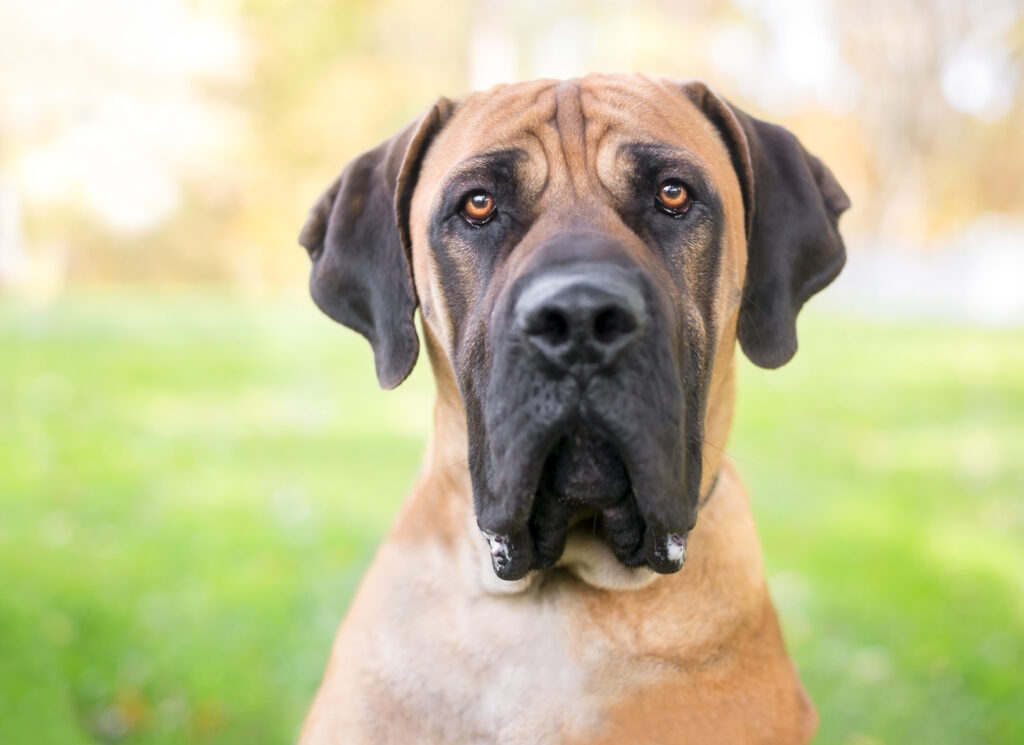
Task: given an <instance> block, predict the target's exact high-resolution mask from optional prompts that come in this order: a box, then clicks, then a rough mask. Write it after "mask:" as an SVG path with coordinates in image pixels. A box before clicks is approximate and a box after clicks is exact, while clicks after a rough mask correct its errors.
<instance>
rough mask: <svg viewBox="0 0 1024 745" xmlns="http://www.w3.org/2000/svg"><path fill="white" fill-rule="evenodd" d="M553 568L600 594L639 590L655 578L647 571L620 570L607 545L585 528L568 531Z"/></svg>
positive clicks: (651, 570)
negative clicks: (563, 570) (562, 548)
mask: <svg viewBox="0 0 1024 745" xmlns="http://www.w3.org/2000/svg"><path fill="white" fill-rule="evenodd" d="M555 566H556V567H561V568H563V569H565V570H567V571H569V572H572V573H573V574H575V575H576V576H577V577H579V578H580V580H582V581H583V582H586V583H587V584H588V585H591V586H593V587H597V588H599V589H602V590H639V589H640V588H641V587H646V586H647V585H649V584H651V582H653V581H654V580H655V579H657V577H658V573H657V572H655V571H654V570H653V569H651V568H650V567H632V568H631V567H627V566H623V564H622V562H620V561H619V560H618V559H617V558H615V554H613V553H612V550H611V549H610V548H609V547H608V545H607V544H606V543H605V542H604V541H603V540H601V539H600V538H598V537H596V536H595V535H594V534H593V532H592V531H591V529H590V528H587V527H586V526H585V525H582V526H580V529H574V530H570V531H569V535H568V537H567V538H566V541H565V551H564V552H563V553H562V558H561V559H559V560H558V563H557V564H555Z"/></svg>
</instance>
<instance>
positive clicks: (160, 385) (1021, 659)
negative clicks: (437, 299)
mask: <svg viewBox="0 0 1024 745" xmlns="http://www.w3.org/2000/svg"><path fill="white" fill-rule="evenodd" d="M801 344H802V349H801V352H800V354H798V355H797V357H796V359H795V360H794V361H793V362H792V363H791V364H789V365H788V366H786V367H785V368H783V369H781V370H779V371H774V372H769V371H761V370H756V369H754V368H752V367H751V366H749V365H747V364H746V363H744V365H743V368H742V374H741V394H740V404H739V407H738V412H739V413H738V417H737V422H736V427H735V429H734V436H733V439H732V442H731V443H730V446H729V448H728V450H729V452H730V454H731V455H732V456H733V457H734V458H735V459H736V461H737V463H738V465H739V466H740V469H741V471H742V472H743V474H744V477H745V478H746V480H747V483H748V486H749V487H750V490H751V493H752V495H753V503H754V509H755V512H756V514H757V519H758V526H759V530H760V533H761V536H762V540H763V544H764V550H765V562H766V567H767V572H768V576H769V581H770V584H771V587H772V591H773V594H774V596H775V599H776V601H777V604H778V606H779V610H780V614H781V617H782V621H783V625H784V627H785V629H786V633H787V639H788V642H789V644H790V647H791V649H792V651H793V654H794V656H795V657H796V660H797V663H798V665H799V667H800V670H801V674H802V676H803V678H804V681H805V682H806V684H807V686H808V688H809V689H810V692H811V694H812V697H813V698H814V700H815V702H816V704H817V705H818V708H819V712H820V714H821V730H820V736H819V738H818V740H817V742H819V743H839V744H841V745H877V744H878V743H907V742H928V743H932V744H942V743H964V744H967V743H971V744H973V743H982V742H984V743H995V744H1000V745H1001V744H1005V745H1010V743H1020V742H1024V716H1022V713H1021V712H1024V680H1022V678H1024V672H1022V671H1024V545H1022V541H1021V536H1022V535H1024V501H1022V500H1021V495H1022V494H1024V334H1022V333H1021V331H1019V330H1004V331H993V330H984V331H983V330H977V329H968V328H963V329H941V328H929V327H909V326H907V327H891V326H881V325H875V324H872V323H869V322H865V321H854V320H849V319H843V318H836V317H827V316H822V315H820V314H818V315H814V314H813V313H812V314H811V316H810V317H809V318H806V319H804V320H803V321H802V322H801ZM426 367H427V366H426V364H425V362H424V361H422V360H421V364H420V366H419V367H418V368H417V371H416V372H415V373H414V376H413V378H412V379H411V380H410V381H409V382H408V383H407V384H406V385H404V386H402V387H401V388H400V389H398V390H397V391H394V392H391V393H383V392H381V391H378V390H377V389H376V385H375V382H374V377H373V372H372V363H371V359H370V355H369V350H368V348H367V347H366V345H365V343H364V342H363V341H362V340H360V339H359V338H358V337H356V336H355V335H354V334H351V333H347V332H343V331H341V330H340V329H339V328H338V327H336V326H334V325H332V324H331V323H330V322H329V321H327V320H326V319H324V318H322V317H321V316H320V315H319V313H318V312H317V311H316V310H315V309H314V308H313V307H312V305H311V304H310V303H308V302H292V301H281V302H274V303H268V302H263V303H255V302H253V301H247V300H244V299H239V298H225V297H214V296H212V295H211V296H202V295H190V296H187V297H178V296H161V295H150V296H140V295H136V296H131V295H111V296H93V297H85V296H80V297H77V298H73V299H65V300H61V301H59V302H58V303H56V304H54V305H49V306H40V307H33V306H30V305H27V304H25V303H15V302H13V301H11V300H8V301H4V302H0V588H2V589H0V743H5V744H8V745H21V744H23V743H24V744H25V745H47V744H48V743H61V744H62V745H63V744H74V743H92V742H125V743H147V744H150V743H179V742H195V743H207V742H209V743H247V744H248V743H254V742H260V743H286V742H291V741H292V740H293V739H294V737H295V734H296V732H297V728H298V726H299V724H300V721H301V718H302V715H303V713H304V709H305V707H306V705H307V704H308V702H309V700H310V698H311V696H312V694H313V692H314V690H315V686H316V684H317V681H318V679H319V676H320V674H321V671H322V668H323V665H324V663H325V662H326V659H327V653H328V648H329V644H330V639H331V636H332V634H333V632H334V629H335V627H336V625H337V623H338V621H339V620H340V618H341V616H342V614H343V613H344V610H345V605H346V603H347V601H348V598H349V596H350V594H351V592H352V590H353V589H354V587H355V585H356V583H357V582H358V579H359V577H360V575H361V572H362V571H363V569H364V568H365V566H366V564H367V562H368V561H369V559H370V557H371V556H372V552H373V549H374V546H375V545H376V543H377V542H378V540H379V539H380V537H381V536H382V534H383V532H384V531H385V529H386V527H387V525H388V523H389V521H390V519H391V517H392V516H393V514H394V512H395V510H396V508H397V506H398V504H399V502H400V500H401V498H402V496H403V494H404V493H405V491H406V489H407V488H408V486H409V485H410V484H411V482H412V479H413V478H414V476H415V473H416V470H417V467H418V462H419V457H420V450H421V447H422V444H423V440H424V436H425V433H426V431H427V428H428V423H429V417H430V405H431V383H430V379H429V372H428V371H427V370H426Z"/></svg>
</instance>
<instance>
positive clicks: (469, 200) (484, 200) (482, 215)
mask: <svg viewBox="0 0 1024 745" xmlns="http://www.w3.org/2000/svg"><path fill="white" fill-rule="evenodd" d="M493 215H494V197H492V196H491V195H490V194H488V193H487V192H486V191H482V190H479V191H473V192H470V193H469V194H467V195H466V199H465V201H464V202H463V203H462V216H463V217H464V218H466V220H467V221H468V222H470V223H471V224H473V225H483V224H484V223H485V222H487V221H488V220H490V219H491V217H492V216H493Z"/></svg>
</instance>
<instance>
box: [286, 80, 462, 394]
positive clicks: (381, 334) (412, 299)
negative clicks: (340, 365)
mask: <svg viewBox="0 0 1024 745" xmlns="http://www.w3.org/2000/svg"><path fill="white" fill-rule="evenodd" d="M451 109H452V104H451V102H450V101H448V100H447V99H441V100H440V101H438V102H437V103H436V104H434V106H433V107H432V108H431V109H430V110H429V111H428V112H427V113H426V114H424V115H423V116H422V117H420V118H418V119H417V120H415V121H414V122H412V123H411V124H409V125H408V126H406V127H405V128H404V129H403V130H402V131H401V132H399V133H398V134H396V135H395V136H394V137H392V138H391V139H389V140H386V141H385V142H382V143H381V144H380V145H378V146H377V147H375V148H374V149H373V150H370V151H369V152H366V153H363V154H362V155H360V156H359V157H358V158H356V159H355V160H353V161H352V162H351V163H349V164H348V165H347V166H345V169H344V170H343V171H342V172H341V175H340V176H339V177H338V178H337V180H336V181H335V182H334V183H333V184H331V186H330V188H329V189H328V190H327V191H326V192H325V193H324V195H323V196H321V197H320V199H319V200H318V201H317V203H316V204H315V205H314V206H313V209H312V210H311V211H310V213H309V217H308V218H307V219H306V224H305V225H304V226H303V228H302V233H301V234H300V235H299V243H300V244H302V246H303V247H305V249H306V250H307V251H308V252H309V257H310V259H312V261H313V269H312V271H311V273H310V277H309V289H310V292H311V293H312V295H313V300H314V301H315V302H316V304H317V305H318V306H319V307H320V309H321V310H322V311H323V312H324V313H326V314H327V315H328V316H330V317H331V318H333V319H334V320H335V321H338V322H339V323H343V324H345V325H346V326H348V327H349V328H350V329H353V330H355V331H358V332H359V333H360V334H362V335H363V336H365V337H366V338H367V339H368V340H369V342H370V345H371V346H372V347H373V358H374V363H375V365H376V368H377V379H378V380H379V381H380V384H381V386H382V387H384V388H394V387H395V386H396V385H398V384H399V383H401V382H402V381H403V380H405V378H406V377H407V376H408V375H409V373H410V372H411V371H412V368H413V365H415V364H416V357H417V355H418V354H419V346H420V343H419V338H418V337H417V336H416V326H415V325H414V323H413V314H414V313H415V311H416V305H417V298H416V289H415V285H414V284H413V278H412V261H411V256H410V245H409V204H410V202H411V201H412V192H413V190H414V189H415V187H416V179H417V177H418V175H419V166H420V162H421V160H422V158H423V156H424V155H425V154H426V150H427V146H428V144H429V142H430V140H431V139H432V138H433V137H434V135H435V134H436V133H437V132H438V131H439V130H440V129H441V127H442V126H443V125H444V122H445V121H446V120H447V119H448V117H449V115H450V113H451Z"/></svg>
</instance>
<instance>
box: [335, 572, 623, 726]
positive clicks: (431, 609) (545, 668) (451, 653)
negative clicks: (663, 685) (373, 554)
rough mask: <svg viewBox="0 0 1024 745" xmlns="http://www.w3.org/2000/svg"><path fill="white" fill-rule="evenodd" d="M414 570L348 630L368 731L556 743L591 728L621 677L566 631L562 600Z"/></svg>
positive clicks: (603, 653) (567, 611)
mask: <svg viewBox="0 0 1024 745" xmlns="http://www.w3.org/2000/svg"><path fill="white" fill-rule="evenodd" d="M381 558H382V559H384V557H381ZM421 558H422V557H421ZM384 560H385V562H387V561H388V560H387V559H384ZM428 563H429V562H428ZM449 568H450V567H449ZM417 575H418V576H417V578H416V579H415V580H405V581H401V582H399V583H397V585H395V586H393V591H392V592H391V593H389V595H390V598H389V602H390V608H389V609H388V612H387V613H377V614H376V616H377V625H376V626H375V627H374V628H372V629H364V630H363V632H362V633H361V635H360V637H361V638H360V639H359V640H355V639H352V640H350V643H352V644H355V645H359V646H360V647H361V648H360V649H359V650H358V655H357V656H358V658H360V659H361V660H365V661H366V662H367V663H368V664H367V665H365V666H364V667H363V670H362V671H361V673H360V675H359V677H360V678H362V680H363V683H362V685H361V686H360V699H361V701H360V706H361V708H362V709H363V712H362V714H361V716H360V718H361V719H362V720H363V722H364V724H366V725H368V726H369V727H370V728H372V729H373V730H374V732H375V737H376V738H377V741H379V742H392V741H394V742H407V741H408V740H407V738H408V736H409V732H410V731H415V732H418V733H420V735H419V740H418V741H421V742H438V743H442V742H443V743H450V744H452V745H454V744H455V743H477V742H479V743H484V742H502V743H503V744H505V745H516V744H517V743H531V744H532V743H563V742H568V741H576V740H585V739H587V735H588V733H589V732H593V731H594V730H595V729H596V728H599V726H600V723H601V721H602V712H603V709H604V707H605V706H606V705H607V703H608V701H609V700H610V699H612V698H614V693H615V691H617V690H621V686H622V685H623V684H624V682H625V681H623V680H621V679H616V678H615V676H614V674H610V673H611V668H612V665H613V662H614V654H610V653H609V650H607V649H601V648H600V647H602V646H603V645H602V644H601V643H600V642H595V640H593V639H592V638H590V639H588V641H587V643H586V644H584V643H583V642H582V640H581V639H580V637H579V634H578V631H574V629H573V613H572V611H573V602H572V601H571V600H570V599H567V598H566V597H565V595H564V594H554V595H552V596H551V597H547V596H546V595H545V596H542V597H538V596H537V595H536V594H527V595H523V596H504V597H501V596H499V597H495V596H489V595H475V596H467V595H466V594H465V593H464V592H461V591H459V590H457V589H456V588H454V587H452V586H451V585H446V584H445V583H444V582H443V581H434V582H431V581H427V580H425V575H423V574H420V573H417ZM636 674H637V671H636V670H635V669H634V670H633V671H632V676H635V675H636Z"/></svg>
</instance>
